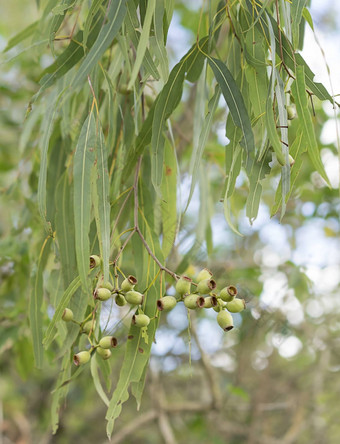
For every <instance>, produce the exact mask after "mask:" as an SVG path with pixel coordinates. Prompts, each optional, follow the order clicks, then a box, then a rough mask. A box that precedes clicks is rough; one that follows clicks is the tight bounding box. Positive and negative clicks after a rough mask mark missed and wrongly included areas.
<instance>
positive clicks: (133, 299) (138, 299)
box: [125, 290, 144, 305]
mask: <svg viewBox="0 0 340 444" xmlns="http://www.w3.org/2000/svg"><path fill="white" fill-rule="evenodd" d="M125 299H126V300H127V302H128V303H129V304H131V305H140V304H142V303H143V300H144V295H143V294H142V293H139V291H134V290H131V291H128V292H127V293H126V295H125Z"/></svg>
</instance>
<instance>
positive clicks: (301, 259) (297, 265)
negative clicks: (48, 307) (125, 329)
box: [0, 0, 340, 444]
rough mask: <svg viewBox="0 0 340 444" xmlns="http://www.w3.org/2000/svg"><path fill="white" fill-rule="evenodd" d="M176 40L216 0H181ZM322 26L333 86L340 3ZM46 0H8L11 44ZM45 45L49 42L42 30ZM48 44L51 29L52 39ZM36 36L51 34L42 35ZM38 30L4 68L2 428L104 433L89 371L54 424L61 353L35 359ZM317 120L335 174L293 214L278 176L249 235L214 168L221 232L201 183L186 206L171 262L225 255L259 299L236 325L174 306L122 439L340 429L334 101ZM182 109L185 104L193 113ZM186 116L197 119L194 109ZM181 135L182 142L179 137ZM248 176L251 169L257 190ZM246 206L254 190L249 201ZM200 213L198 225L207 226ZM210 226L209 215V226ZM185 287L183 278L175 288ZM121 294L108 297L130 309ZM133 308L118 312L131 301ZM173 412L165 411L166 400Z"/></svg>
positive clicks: (98, 436) (216, 149)
mask: <svg viewBox="0 0 340 444" xmlns="http://www.w3.org/2000/svg"><path fill="white" fill-rule="evenodd" d="M175 3H176V11H175V18H174V20H173V23H172V25H171V28H170V34H169V40H168V48H169V53H170V54H171V55H172V59H173V63H175V61H176V60H178V59H179V58H180V56H181V55H182V54H183V53H185V52H186V51H187V49H188V48H189V47H190V46H191V45H192V43H193V42H194V41H195V36H196V29H197V24H198V21H199V6H200V3H201V2H195V1H190V2H178V1H177V2H175ZM310 11H311V15H312V17H313V20H314V29H315V34H314V33H313V31H312V30H311V29H309V28H308V27H307V29H306V35H305V49H304V51H303V55H304V57H305V58H306V60H307V63H309V64H310V66H311V68H312V70H313V71H314V72H315V73H316V79H317V80H318V81H321V82H323V83H324V84H325V85H326V86H327V88H328V89H329V90H330V91H331V92H332V93H333V94H334V95H337V94H339V93H340V77H339V75H338V72H339V60H340V46H339V44H338V42H339V23H340V4H338V3H337V2H332V1H321V0H313V1H312V2H311V8H310ZM38 14H39V12H38V11H37V9H36V4H35V2H34V1H33V0H31V1H29V0H12V1H11V2H2V3H1V5H0V17H1V19H0V50H3V49H4V48H5V47H6V44H7V42H8V39H9V38H10V37H11V36H13V35H14V34H16V33H17V32H18V31H19V30H20V29H23V28H24V27H25V26H27V25H28V24H29V23H31V22H33V21H34V20H36V19H37V17H38ZM38 44H39V42H38ZM40 44H41V45H46V42H41V43H40ZM36 45H37V43H36ZM51 60H52V59H51V56H48V55H46V56H43V57H40V56H38V53H37V52H35V48H34V47H29V42H24V44H23V45H20V46H19V47H16V48H14V49H13V50H10V51H9V52H7V53H5V54H2V55H1V70H0V146H1V150H0V172H1V177H0V187H1V195H0V202H1V213H0V235H1V241H0V282H1V290H0V298H1V299H0V300H1V312H0V333H1V334H0V356H1V359H0V443H1V444H2V443H4V444H9V443H20V444H26V443H27V444H28V443H39V444H45V443H46V444H47V443H60V444H64V443H65V444H67V443H70V442H80V443H84V444H87V443H93V442H97V443H105V442H107V440H106V437H105V420H104V416H105V405H104V404H103V403H102V401H101V400H100V399H99V397H98V396H97V394H96V392H95V389H94V387H93V384H92V380H91V377H90V375H89V374H88V375H87V377H86V373H85V376H84V377H82V378H80V379H79V380H77V381H75V382H74V383H72V386H71V387H70V390H69V395H68V397H67V400H66V402H65V405H64V408H63V410H62V412H61V420H60V426H59V430H58V432H57V433H56V435H54V436H52V434H51V428H50V425H49V424H50V409H51V398H50V393H51V391H52V390H53V389H54V387H55V381H56V378H57V376H58V374H57V366H56V365H55V362H54V360H53V358H52V357H50V360H49V362H48V363H47V364H46V368H45V369H44V371H37V370H36V369H35V368H34V366H33V359H32V346H31V340H30V332H29V326H28V322H27V307H28V299H29V276H30V272H31V271H30V270H31V264H32V263H34V258H32V257H30V250H29V244H30V241H31V239H32V231H34V229H35V228H36V227H37V226H39V224H40V222H39V217H38V215H36V217H34V216H32V212H31V211H30V208H31V207H32V205H33V203H32V202H33V201H34V199H35V192H36V186H37V171H34V169H33V167H32V160H31V156H37V154H36V151H35V144H34V142H33V143H32V142H31V143H32V150H31V151H30V152H29V155H26V156H23V155H22V153H23V148H24V147H25V146H26V144H27V143H28V140H27V139H26V133H25V132H23V122H24V119H25V114H26V108H27V104H28V102H29V99H30V98H31V96H32V95H33V94H34V93H35V92H36V90H37V78H38V77H39V74H40V72H41V70H42V68H45V67H46V66H47V65H49V64H50V63H51ZM190 100H191V99H190V97H185V98H184V103H183V105H182V106H181V107H180V108H179V110H178V122H180V123H179V125H180V128H179V129H180V130H181V131H182V133H183V134H188V133H189V134H190V131H192V121H193V116H192V109H193V107H192V106H190ZM315 108H316V119H315V122H316V132H317V137H318V141H319V144H320V146H321V147H322V150H321V153H322V159H323V162H324V164H325V169H326V171H327V173H328V175H329V177H330V180H331V183H332V186H333V188H331V189H329V188H327V187H326V186H325V184H324V183H323V181H322V180H321V179H320V177H319V176H318V175H317V174H316V173H312V172H311V171H310V169H309V167H308V166H306V167H305V168H304V169H303V171H302V173H301V174H302V175H303V179H304V180H303V185H302V186H300V187H299V189H297V190H296V192H295V194H294V196H293V198H292V199H291V200H290V202H289V204H288V207H287V212H286V215H285V217H284V219H283V220H282V221H281V222H280V221H279V219H278V218H276V217H274V218H271V217H270V209H269V208H270V202H271V201H272V189H271V184H270V182H269V181H268V182H267V183H266V188H265V191H264V198H263V202H262V203H261V206H260V212H259V216H258V218H257V220H256V221H255V222H254V223H253V225H250V224H249V221H248V220H247V219H246V218H245V215H244V214H243V212H242V210H239V211H238V210H237V208H236V212H237V213H238V218H239V221H240V225H239V227H240V230H241V232H242V234H243V235H244V236H243V237H239V236H237V235H235V234H234V233H233V232H232V231H231V230H230V229H229V228H228V226H227V224H226V222H225V220H224V216H223V209H222V208H221V207H220V205H219V203H218V195H219V191H220V187H221V184H220V183H219V181H218V174H215V175H214V170H213V168H212V170H211V171H210V172H209V185H207V186H210V187H211V188H212V189H213V191H214V192H215V195H216V200H215V201H212V202H211V207H212V211H213V212H214V216H213V218H212V221H211V226H210V228H209V229H211V239H212V243H211V245H206V241H205V240H204V239H205V236H203V235H202V241H201V242H199V239H200V237H199V234H198V233H197V230H202V225H198V224H197V220H203V219H204V215H203V214H202V211H204V210H203V209H202V208H201V206H200V189H199V186H198V187H197V189H196V190H195V193H194V197H193V199H192V202H191V204H190V206H189V208H188V211H187V212H186V213H185V214H184V215H183V222H182V227H183V228H182V229H181V230H180V233H179V237H178V242H177V244H176V246H175V248H174V251H173V253H172V257H171V258H170V261H172V262H173V263H178V258H181V260H183V261H187V266H188V268H187V274H189V275H190V273H192V274H194V273H195V272H197V271H198V270H199V269H200V268H201V267H203V266H208V267H209V268H210V269H212V270H214V274H215V276H216V278H217V280H220V281H226V282H230V283H236V284H237V287H238V290H239V292H240V295H241V296H242V297H244V298H245V300H246V301H247V311H246V312H245V313H243V314H242V316H240V315H236V316H235V324H236V327H237V328H235V329H234V330H232V331H231V332H230V333H228V334H224V333H223V332H222V330H221V329H219V327H218V326H217V325H216V322H215V317H216V313H215V312H212V311H211V313H210V311H209V313H208V314H207V313H205V315H200V314H198V315H197V316H195V317H194V318H192V319H191V326H190V328H189V324H188V317H187V313H186V311H185V310H184V308H183V306H180V305H178V306H177V307H176V308H175V310H174V311H172V312H171V313H169V314H168V315H167V316H163V318H162V322H161V326H160V328H159V330H158V333H157V336H156V343H155V344H154V346H153V353H152V358H151V362H150V370H149V374H148V378H147V384H146V388H145V394H144V397H143V402H142V405H141V407H140V410H139V411H138V412H137V411H136V404H135V401H134V399H133V397H131V399H130V400H129V401H128V402H127V403H126V405H125V406H124V409H123V413H122V415H121V417H120V418H119V419H118V420H117V423H116V434H115V435H114V436H113V440H112V442H114V443H150V444H153V443H162V442H166V443H167V444H175V443H176V442H177V443H202V444H203V443H207V442H209V443H214V444H222V443H230V444H233V443H249V444H255V443H261V444H275V443H284V444H289V443H301V444H304V443H315V444H322V443H325V444H326V443H327V444H328V443H330V444H336V443H338V442H340V423H339V420H338V418H339V414H340V407H339V393H340V378H339V372H340V337H339V332H340V322H339V311H340V302H339V296H340V293H339V283H340V241H339V230H340V227H339V209H340V201H339V195H338V191H337V190H336V188H337V187H338V186H339V162H338V157H337V130H336V123H337V117H336V115H335V113H334V110H333V108H332V107H331V106H330V105H325V106H324V107H321V105H320V104H318V103H317V102H316V103H315ZM181 113H182V115H181V116H180V114H181ZM225 115H226V114H225V109H224V105H223V103H222V102H221V104H220V107H219V110H218V112H217V113H216V121H215V124H214V130H213V133H214V134H213V137H212V138H211V140H210V142H209V145H208V146H207V148H206V156H207V157H208V158H209V156H212V157H213V156H219V155H221V153H223V146H224V145H225V144H227V143H228V141H227V139H226V138H225ZM183 122H184V123H183ZM179 149H180V144H179ZM180 161H181V165H182V168H183V174H182V182H181V186H180V190H179V199H180V201H181V203H182V207H183V210H184V208H185V204H186V201H187V197H188V193H189V188H190V178H189V177H188V176H187V174H186V173H185V171H186V168H185V166H186V165H187V164H188V162H189V158H188V156H187V154H185V153H184V154H183V155H182V157H181V158H180ZM244 181H245V177H243V176H242V175H241V176H240V177H239V178H238V182H237V186H238V193H239V199H240V202H244V199H245V193H246V188H245V187H243V183H244ZM241 207H242V205H240V208H241ZM197 227H199V228H197ZM205 228H207V227H205ZM170 292H171V289H170ZM112 310H114V309H112V307H109V306H108V307H107V308H106V309H105V310H103V319H102V321H103V322H105V315H109V314H110V316H111V317H113V319H114V317H115V313H114V311H112ZM117 316H118V315H117ZM123 353H124V346H123V345H122V346H121V347H119V348H118V350H117V352H116V353H115V363H114V372H113V375H112V384H113V386H114V384H115V375H118V372H119V369H120V363H121V361H122V357H123ZM159 412H161V414H159Z"/></svg>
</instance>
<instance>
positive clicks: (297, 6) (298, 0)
mask: <svg viewBox="0 0 340 444" xmlns="http://www.w3.org/2000/svg"><path fill="white" fill-rule="evenodd" d="M306 3H307V0H295V1H294V2H292V4H291V10H292V12H291V16H292V34H293V44H294V46H296V47H298V46H299V41H300V38H299V33H300V22H301V19H302V12H303V8H304V7H305V6H306Z"/></svg>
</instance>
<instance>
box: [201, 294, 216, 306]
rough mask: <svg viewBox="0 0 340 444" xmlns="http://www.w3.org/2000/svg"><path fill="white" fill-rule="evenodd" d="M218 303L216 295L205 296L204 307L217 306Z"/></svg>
mask: <svg viewBox="0 0 340 444" xmlns="http://www.w3.org/2000/svg"><path fill="white" fill-rule="evenodd" d="M217 304H218V302H217V297H216V296H207V297H206V298H204V308H212V307H216V306H217Z"/></svg>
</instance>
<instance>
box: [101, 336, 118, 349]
mask: <svg viewBox="0 0 340 444" xmlns="http://www.w3.org/2000/svg"><path fill="white" fill-rule="evenodd" d="M99 346H100V347H101V348H114V347H117V338H115V337H114V336H104V337H103V338H101V340H100V341H99Z"/></svg>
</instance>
